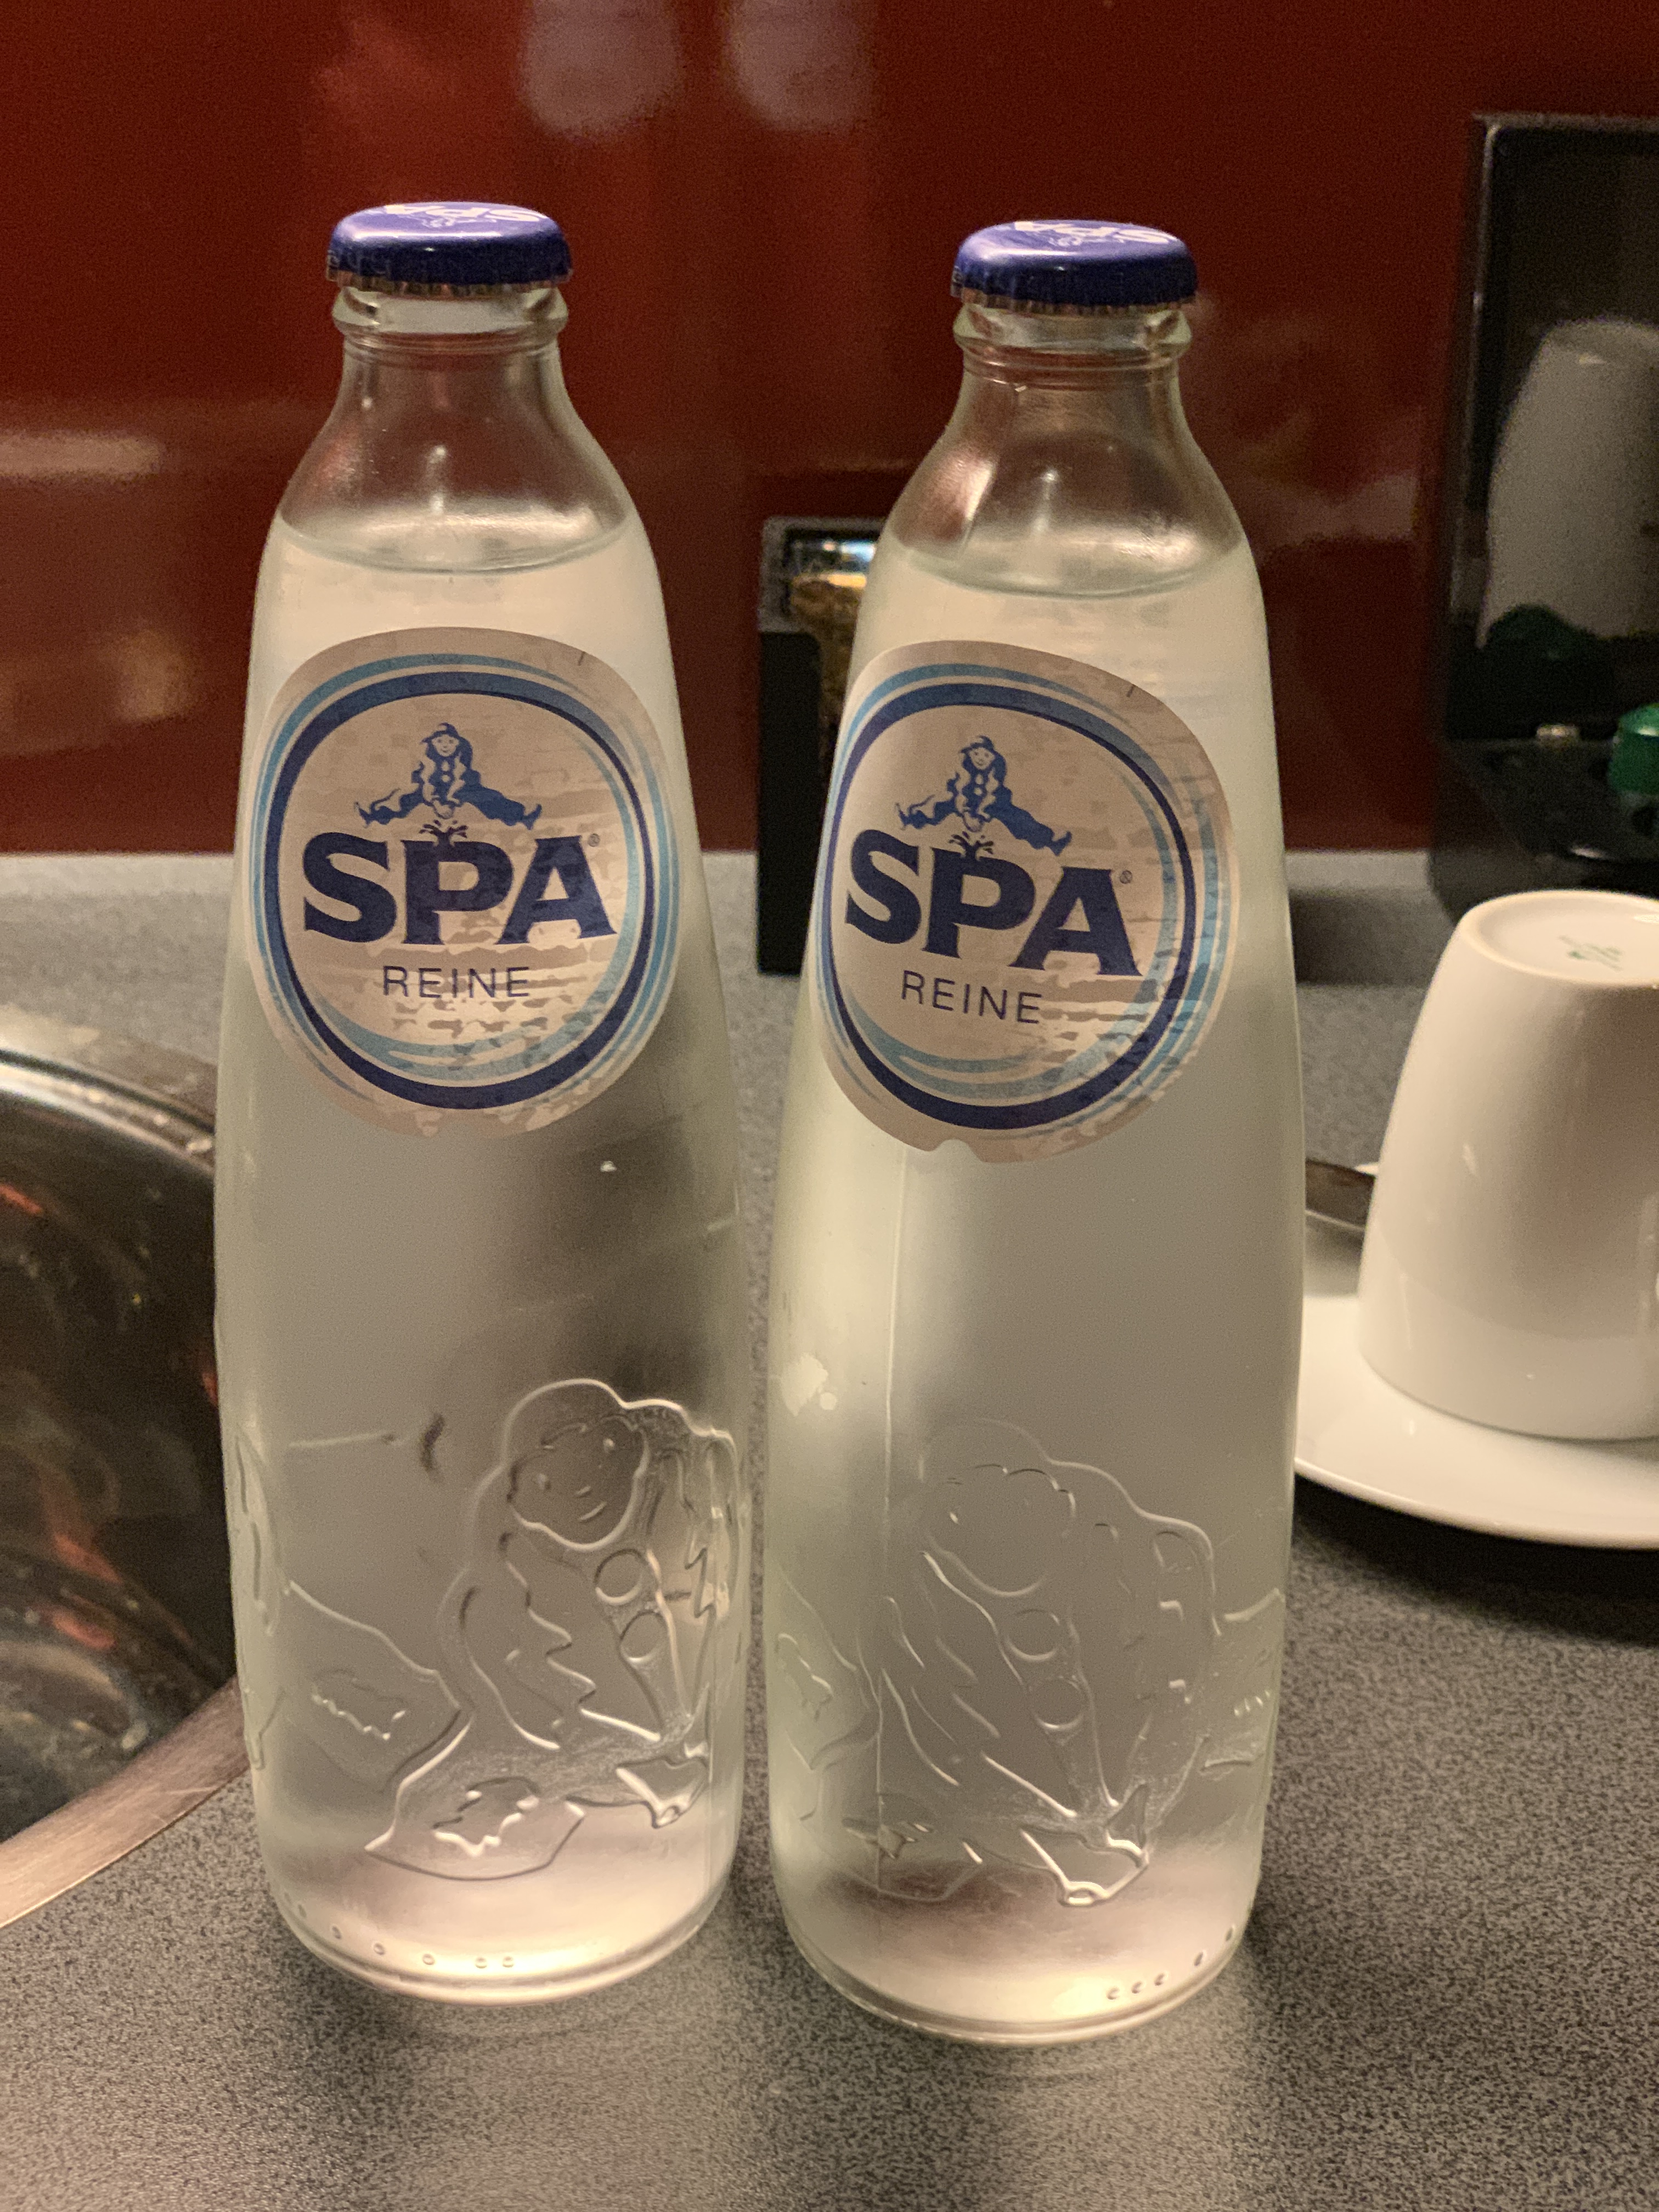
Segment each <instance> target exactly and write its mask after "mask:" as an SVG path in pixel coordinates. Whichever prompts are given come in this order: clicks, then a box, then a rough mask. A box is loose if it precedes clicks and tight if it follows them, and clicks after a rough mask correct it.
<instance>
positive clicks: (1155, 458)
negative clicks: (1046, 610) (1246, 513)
mask: <svg viewBox="0 0 1659 2212" xmlns="http://www.w3.org/2000/svg"><path fill="white" fill-rule="evenodd" d="M956 337H957V343H958V344H959V345H960V347H961V348H962V352H963V378H962V388H961V392H960V393H959V395H958V397H957V404H956V408H955V410H954V412H953V413H952V415H951V420H950V422H949V423H948V424H947V426H946V428H945V432H944V434H943V435H942V436H941V437H940V439H939V443H938V444H937V445H936V446H935V447H934V448H933V452H932V453H930V454H929V455H928V456H927V459H926V460H925V461H924V462H923V463H922V465H921V468H920V469H919V470H918V471H917V472H916V474H915V477H912V478H911V481H910V483H909V485H908V487H907V488H906V490H905V493H904V495H903V497H902V499H901V501H900V502H899V505H898V506H897V507H896V508H895V510H894V513H893V518H892V523H891V528H892V530H893V532H894V533H895V535H896V537H898V538H899V539H900V540H901V541H902V543H903V544H906V545H907V546H908V547H909V548H910V549H911V550H914V551H916V552H918V553H920V554H921V555H922V556H923V557H924V558H926V559H927V560H929V561H930V562H933V563H936V564H939V565H942V566H945V567H947V568H950V569H951V571H952V572H953V573H955V574H957V576H958V578H959V580H962V581H963V582H969V583H975V584H982V585H984V586H987V588H993V589H1006V590H1018V591H1031V592H1052V593H1056V594H1060V595H1064V596H1073V595H1079V594H1086V595H1094V594H1097V593H1101V592H1119V591H1126V590H1136V589H1146V588H1156V587H1157V586H1159V585H1161V584H1164V583H1168V582H1171V581H1173V580H1176V578H1177V577H1178V576H1180V575H1181V574H1184V572H1185V571H1187V570H1188V569H1190V568H1194V567H1198V566H1201V565H1203V564H1204V563H1205V562H1207V561H1208V560H1210V559H1212V558H1215V557H1218V556H1219V555H1220V554H1221V553H1223V552H1225V551H1226V550H1229V548H1231V546H1232V545H1233V544H1237V542H1238V539H1239V537H1240V534H1241V533H1240V532H1239V527H1238V522H1237V517H1236V516H1235V515H1234V513H1233V512H1232V508H1231V505H1230V503H1229V502H1228V500H1227V497H1226V495H1225V492H1224V491H1223V490H1222V489H1221V486H1220V484H1219V483H1218V482H1217V480H1216V477H1215V475H1214V473H1213V471H1212V470H1211V468H1210V466H1209V464H1208V463H1207V462H1206V460H1205V459H1204V457H1203V455H1202V453H1200V451H1199V449H1198V447H1197V446H1196V444H1195V443H1194V440H1193V436H1192V433H1191V432H1190V431H1189V430H1188V427H1187V421H1186V416H1185V415H1184V414H1183V412H1182V404H1181V387H1180V382H1179V378H1178V373H1177V372H1178V367H1179V363H1180V361H1181V356H1182V354H1184V353H1185V351H1186V350H1187V347H1188V343H1190V338H1191V333H1190V331H1189V330H1188V324H1187V319H1186V317H1185V316H1184V315H1183V314H1182V312H1181V310H1180V308H1179V307H1158V308H1153V309H1144V308H1134V309H1109V310H1103V311H1099V312H1095V313H1079V314H1064V313H1028V312H1025V311H1023V310H1020V309H1018V308H1013V307H1003V306H991V305H987V304H986V303H984V302H981V301H967V302H965V303H964V304H963V308H962V311H961V313H959V314H958V316H957V324H956Z"/></svg>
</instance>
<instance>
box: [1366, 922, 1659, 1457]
mask: <svg viewBox="0 0 1659 2212" xmlns="http://www.w3.org/2000/svg"><path fill="white" fill-rule="evenodd" d="M1359 1348H1360V1350H1361V1351H1362V1352H1364V1356H1365V1358H1367V1359H1368V1360H1369V1361H1370V1364H1371V1365H1372V1366H1373V1367H1374V1368H1375V1369H1376V1371H1377V1372H1378V1374H1379V1375H1381V1376H1383V1377H1384V1379H1385V1380H1386V1381H1388V1382H1389V1383H1394V1384H1395V1387H1396V1388H1397V1389H1401V1390H1404V1391H1407V1393H1409V1395H1411V1396H1412V1397H1413V1398H1420V1399H1422V1400H1423V1401H1425V1403H1426V1404H1428V1405H1431V1406H1437V1407H1440V1408H1441V1409H1442V1410H1443V1412H1445V1413H1457V1414H1461V1415H1462V1417H1463V1418H1464V1419H1467V1420H1472V1421H1482V1422H1485V1423H1486V1424H1487V1425H1490V1426H1492V1427H1494V1428H1500V1429H1517V1430H1522V1431H1526V1432H1528V1434H1530V1435H1534V1436H1547V1437H1646V1436H1652V1435H1655V1434H1659V902H1656V901H1654V900H1651V899H1645V898H1634V897H1630V896H1626V895H1625V894H1624V893H1622V892H1617V891H1579V890H1552V891H1522V892H1521V893H1519V894H1518V895H1517V896H1515V897H1512V898H1500V899H1492V900H1490V901H1489V902H1487V903H1486V905H1485V906H1478V907H1475V908H1472V909H1471V911H1470V912H1469V913H1468V914H1466V915H1464V917H1463V919H1462V921H1461V922H1459V924H1458V925H1457V928H1456V930H1455V933H1454V934H1453V937H1452V939H1451V942H1450V944H1449V945H1448V946H1447V947H1446V950H1445V952H1444V953H1443V956H1442V957H1441V962H1440V965H1439V967H1438V968H1437V969H1436V971H1435V976H1434V981H1433V982H1432V983H1431V985H1430V986H1429V992H1428V996H1427V998H1426V999H1425V1000H1424V1004H1423V1012H1422V1014H1421V1015H1420V1017H1419V1020H1418V1024H1417V1029H1416V1032H1415V1034H1414V1035H1413V1038H1412V1042H1411V1049H1410V1051H1409V1052H1408V1053H1407V1057H1406V1065H1405V1068H1404V1070H1403V1072H1402V1073H1401V1078H1400V1087H1399V1090H1398V1091H1396V1092H1395V1101H1394V1110H1393V1112H1392V1113H1391V1115H1389V1132H1388V1135H1387V1137H1386V1138H1385V1139H1384V1140H1383V1158H1382V1161H1381V1164H1380V1165H1379V1167H1378V1170H1377V1176H1376V1193H1375V1194H1374V1196H1373V1198H1372V1200H1371V1209H1370V1225H1369V1226H1368V1228H1367V1230H1366V1232H1365V1251H1364V1261H1363V1262H1362V1264H1361V1267H1360V1276H1359Z"/></svg>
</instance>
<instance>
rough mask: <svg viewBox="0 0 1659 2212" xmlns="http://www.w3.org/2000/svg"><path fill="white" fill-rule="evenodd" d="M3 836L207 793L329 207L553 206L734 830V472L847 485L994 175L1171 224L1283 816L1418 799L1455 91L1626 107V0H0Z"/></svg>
mask: <svg viewBox="0 0 1659 2212" xmlns="http://www.w3.org/2000/svg"><path fill="white" fill-rule="evenodd" d="M9 29H10V34H11V35H10V40H9V44H10V47H11V53H10V56H9V67H8V70H7V72H6V91H5V93H4V94H3V99H4V102H5V143H6V152H7V161H6V173H7V205H6V210H5V216H4V222H3V225H0V254H3V257H4V260H5V264H6V268H5V299H6V314H5V319H4V322H3V325H0V329H3V336H0V761H3V765H0V793H3V797H0V846H4V847H8V848H12V849H33V850H46V849H54V848H125V849H130V850H137V849H152V850H153V849H158V848H210V847H215V846H222V845H224V844H226V843H227V842H228V839H229V835H230V829H231V820H232V808H233V799H234V784H235V771H236V753H237V744H238V737H239V731H240V690H241V681H242V666H243V655H244V653H245V650H246V628H247V618H248V610H249V604H250V599H251V596H252V587H253V580H254V573H255V568H256V564H257V561H258V550H259V544H260V541H261V538H262V536H263V533H264V526H265V523H266V520H267V519H268V516H269V514H270V509H271V507H273V506H274V504H275V502H276V498H277V496H278V495H279V494H280V491H281V489H282V485H283V480H284V478H285V477H286V476H287V475H288V473H289V470H290V469H291V467H292V466H293V464H294V462H295V459H296V458H297V456H298V455H299V453H300V452H301V450H302V448H303V447H304V445H305V443H306V441H307V438H308V437H309V435H310V434H311V432H312V430H313V428H314V426H315V425H316V423H317V422H318V421H319V419H320V417H321V416H322V414H323V412H324V411H325V408H326V406H327V404H328V401H329V398H330V393H331V386H332V382H333V378H334V374H335V367H336V359H337V355H336V345H337V341H336V339H335V337H334V333H333V331H332V328H331V325H330V322H329V319H328V306H329V295H328V291H327V288H326V287H325V284H324V283H323V282H322V278H321V262H322V254H323V247H324V244H325V239H326V235H327V232H328V229H329V227H330V224H331V222H332V220H333V219H334V217H335V216H337V215H339V214H342V213H343V212H345V211H346V210H349V209H351V208H354V207H359V206H362V205H366V204H371V203H374V202H376V201H380V200H384V199H395V198H414V197H422V198H424V197H460V196H466V197H488V198H497V199H513V200H520V201H525V202H528V203H530V204H533V205H537V206H540V207H544V208H546V209H547V210H550V212H551V213H553V214H556V216H558V217H559V218H560V219H561V221H562V222H563V223H564V224H565V226H566V228H567V229H568V232H569V234H570V237H571V240H572V242H573V245H574V252H575V256H576V264H577V273H576V276H575V278H574V282H573V283H572V285H571V288H570V291H569V299H570V304H571V309H572V322H571V327H570V332H569V336H568V340H567V344H566V358H567V363H568V374H569V379H570V383H571V386H572V389H573V391H574V394H575V397H576V399H577V403H578V404H579V406H580V408H581V410H583V412H584V413H585V414H586V417H587V419H588V421H589V422H590V423H591V424H592V427H593V428H594V430H595V431H596V432H597V434H598V435H599V438H600V439H601V440H602V441H603V442H604V443H605V446H606V447H608V448H609V450H610V451H611V453H612V454H613V456H614V457H615V458H616V459H617V463H618V465H619V466H620V467H621V469H622V471H623V475H624V476H625V477H626V478H627V480H628V482H629V486H630V488H631V489H632V490H633V492H634V495H635V499H636V500H637V501H638V502H639V505H640V507H641V510H642V512H643V513H644V515H645V519H646V522H647V526H648V528H649V529H650V532H651V533H652V537H653V540H654V542H655V544H656V547H657V551H658V556H659V561H660V562H661V565H662V568H663V573H664V581H665V587H666V592H667V598H668V605H669V613H670V619H671V623H672V627H673V632H674V642H675V649H676V653H677V657H678V665H679V671H680V681H681V688H682V692H683V696H684V706H685V713H686V723H687V729H688V734H689V737H690V744H691V750H692V758H693V763H694V769H695V773H696V784H697V792H698V801H699V806H700V810H701V814H702V823H703V830H704V836H705V840H706V842H708V843H709V844H711V845H740V844H744V843H746V842H749V840H750V837H751V836H752V829H753V818H754V782H755V752H756V738H755V727H754V706H753V700H754V690H755V672H754V671H755V629H754V597H755V576H756V567H757V550H758V530H759V525H760V522H761V520H762V518H763V516H765V515H767V514H769V513H836V512H840V513H867V512H878V511H879V510H880V509H881V508H882V507H884V506H885V505H886V504H887V503H888V501H890V498H891V497H892V495H894V493H895V491H896V489H897V486H898V484H899V483H900V482H901V481H902V477H903V475H904V474H905V472H906V471H908V469H909V467H910V466H911V465H913V464H914V463H915V460H916V459H917V458H918V457H919V456H920V454H921V453H922V451H923V450H924V449H925V447H926V446H927V443H928V442H929V441H930V440H931V438H932V436H933V433H934V432H935V430H936V429H937V428H938V426H939V423H940V422H941V421H942V419H943V417H944V416H945V412H946V410H947V409H948V407H949V405H950V402H951V395H952V392H953V391H954V387H955V382H956V374H957V355H956V349H955V348H954V346H953V345H952V343H951V337H950V324H951V302H950V300H949V298H948V295H947V292H946V279H947V276H948V271H949V266H950V260H951V252H952V249H953V248H954V246H955V245H956V243H957V240H958V239H959V238H960V236H961V235H962V234H963V233H964V232H965V231H967V230H969V229H971V228H974V227H975V226H976V225H978V224H980V223H982V222H992V221H997V220H1000V219H1006V218H1007V217H1009V216H1018V215H1054V214H1060V215H1086V216H1093V215H1110V216H1127V217H1131V218H1133V219H1135V220H1139V221H1143V222H1155V223H1160V224H1164V225H1167V226H1168V227H1170V228H1173V229H1176V230H1178V231H1179V232H1181V233H1182V235H1183V236H1185V237H1186V238H1187V239H1188V241H1189V242H1190V243H1191V244H1192V246H1194V250H1195V252H1196V254H1197V257H1198V261H1199V266H1200V274H1201V277H1202V280H1203V295H1202V297H1201V299H1200V302H1199V307H1198V313H1197V315H1196V318H1195V319H1196V323H1197V328H1198V337H1197V341H1196V343H1195V344H1194V349H1193V352H1192V354H1191V356H1189V364H1188V374H1187V379H1186V382H1187V389H1188V404H1189V408H1190V411H1191V414H1192V416H1193V419H1194V425H1195V427H1196V428H1197V429H1198V431H1199V435H1200V438H1201V439H1202V441H1204V443H1205V444H1206V447H1207V448H1208V450H1209V451H1210V453H1211V454H1212V458H1213V459H1215V460H1216V462H1217V464H1218V466H1219V467H1220V469H1221V471H1222V474H1223V476H1224V477H1225V479H1226V481H1227V483H1228V485H1229V487H1230V489H1231V491H1232V494H1233V497H1234V499H1235V501H1237V505H1238V507H1239V508H1240V510H1241V512H1242V513H1243V516H1244V519H1245V521H1246V524H1247V526H1248V527H1249V531H1250V533H1251V537H1252V539H1253V541H1254V543H1255V549H1256V552H1257V556H1258V558H1259V560H1260V561H1261V567H1262V573H1263V580H1264V583H1265V586H1266V589H1267V603H1268V607H1269V612H1270V618H1271V622H1272V627H1273V653H1274V667H1275V675H1276V683H1277V687H1278V704H1279V731H1280V743H1281V750H1282V754H1283V759H1284V768H1285V797H1286V807H1287V814H1288V817H1289V826H1290V829H1291V836H1292V839H1293V841H1294V842H1297V843H1301V844H1304V845H1306V844H1345V845H1352V844H1367V843H1382V844H1401V843H1411V842H1417V841H1419V840H1421V839H1422V838H1423V837H1424V836H1425V832H1426V828H1427V821H1428V787H1429V751H1428V745H1427V739H1426V735H1425V728H1424V721H1423V711H1422V706H1421V702H1420V693H1421V688H1422V665H1423V658H1424V645H1425V624H1426V621H1427V617H1428V607H1429V598H1430V592H1431V580H1430V568H1431V562H1430V557H1429V540H1430V537H1431V507H1432V490H1431V459H1432V456H1433V454H1434V453H1435V451H1436V449H1437V444H1438V438H1439V411H1440V407H1441V404H1442V399H1441V395H1442V389H1443V380H1444V356H1445V348H1446V343H1447V333H1448V330H1449V319H1450V313H1451V303H1452V295H1453V290H1454V285H1455V264H1456V246H1457V237H1458V228H1459V222H1460V219H1461V202H1462V167H1463V159H1464V144H1465V131H1466V125H1467V118H1468V116H1469V115H1470V114H1471V113H1472V112H1474V111H1476V110H1479V109H1491V108H1517V109H1518V108H1531V109H1552V110H1565V111H1574V112H1592V113H1593V112H1614V113H1624V114H1649V113H1652V112H1655V111H1656V109H1659V40H1656V38H1655V35H1654V18H1653V15H1652V11H1651V8H1650V6H1649V5H1647V4H1645V0H1602V3H1601V5H1600V6H1599V7H1597V8H1595V9H1568V10H1563V9H1559V8H1558V7H1556V6H1554V5H1553V4H1550V0H1456V4H1455V5H1448V4H1447V0H1374V4H1372V5H1370V6H1364V7H1360V6H1355V5H1353V4H1352V0H1344V4H1324V5H1322V4H1319V0H1258V4H1257V5H1256V6H1255V7H1253V8H1242V7H1238V6H1235V5H1232V4H1229V0H1024V4H1021V3H1020V0H950V3H949V4H940V0H725V4H723V5H721V4H718V0H285V3H284V4H283V5H282V6H280V7H269V6H263V5H255V4H254V0H145V4H144V5H143V7H122V6H118V5H117V4H116V0H57V4H55V5H54V6H53V7H52V8H50V9H47V8H36V9H27V10H25V9H15V10H14V11H13V16H12V21H11V23H10V25H9Z"/></svg>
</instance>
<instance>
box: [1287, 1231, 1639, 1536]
mask: <svg viewBox="0 0 1659 2212" xmlns="http://www.w3.org/2000/svg"><path fill="white" fill-rule="evenodd" d="M1359 1251H1360V1240H1359V1238H1358V1237H1356V1236H1353V1235H1352V1234H1351V1233H1349V1232H1346V1231H1342V1230H1340V1229H1333V1228H1328V1227H1327V1226H1326V1225H1324V1224H1323V1223H1322V1222H1318V1221H1312V1220H1310V1222H1309V1224H1308V1243H1307V1252H1308V1273H1307V1286H1306V1292H1305V1295H1304V1298H1303V1303H1302V1389H1301V1395H1300V1399H1299V1401H1298V1403H1297V1422H1296V1471H1297V1474H1305V1475H1306V1476H1308V1477H1309V1479H1310V1480H1312V1481H1314V1482H1322V1483H1324V1484H1325V1485H1327V1486H1328V1487H1329V1488H1330V1489H1332V1490H1343V1491H1346V1492H1347V1493H1348V1495H1349V1497H1351V1498H1365V1499H1367V1500H1368V1501H1369V1502H1370V1504H1373V1505H1389V1506H1392V1507H1393V1508H1394V1509H1395V1511H1397V1512H1401V1513H1417V1514H1421V1515H1422V1516H1424V1517H1425V1519H1427V1520H1430V1521H1445V1522H1450V1523H1451V1525H1452V1526H1453V1527H1455V1528H1477V1529H1480V1530H1481V1531H1482V1532H1484V1533H1485V1534H1488V1535H1494V1536H1529V1537H1532V1538H1533V1539H1534V1540H1535V1541H1541V1542H1544V1543H1550V1544H1601V1545H1609V1546H1612V1545H1617V1546H1620V1547H1625V1548H1626V1549H1630V1550H1641V1549H1644V1548H1646V1547H1659V1437H1641V1438H1640V1439H1639V1440H1638V1441H1636V1442H1634V1443H1564V1442H1561V1441H1559V1440H1558V1439H1557V1438H1555V1437H1522V1436H1514V1435H1511V1434H1510V1432H1509V1431H1507V1430H1504V1429H1488V1428H1483V1427H1481V1426H1480V1424H1479V1423H1478V1422H1475V1421H1460V1420H1459V1419H1457V1417H1456V1416H1455V1414H1453V1413H1437V1412H1436V1411H1435V1409H1434V1408H1433V1407H1431V1406H1425V1405H1420V1404H1419V1402H1418V1401H1417V1400H1416V1399H1415V1398H1408V1397H1407V1395H1405V1393H1404V1391H1402V1390H1396V1389H1395V1388H1394V1386H1393V1384H1392V1383H1385V1382H1384V1381H1383V1377H1382V1376H1380V1375H1379V1374H1377V1373H1376V1370H1374V1369H1373V1368H1371V1367H1370V1366H1368V1365H1367V1364H1366V1363H1365V1361H1364V1359H1363V1358H1361V1357H1360V1353H1359V1347H1358V1344H1357V1343H1356V1341H1355V1322H1356V1321H1357V1319H1358V1299H1357V1297H1356V1295H1355V1293H1356V1291H1357V1288H1358V1280H1359Z"/></svg>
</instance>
